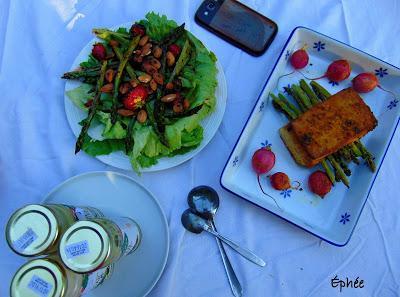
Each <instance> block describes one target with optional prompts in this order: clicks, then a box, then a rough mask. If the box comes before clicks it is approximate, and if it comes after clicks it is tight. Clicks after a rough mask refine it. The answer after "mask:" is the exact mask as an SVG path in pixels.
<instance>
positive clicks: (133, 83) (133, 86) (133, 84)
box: [129, 78, 139, 88]
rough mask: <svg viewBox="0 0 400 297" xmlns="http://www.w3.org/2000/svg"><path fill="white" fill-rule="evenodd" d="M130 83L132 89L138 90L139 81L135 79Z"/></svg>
mask: <svg viewBox="0 0 400 297" xmlns="http://www.w3.org/2000/svg"><path fill="white" fill-rule="evenodd" d="M129 83H130V84H131V86H132V88H136V87H137V86H138V84H139V81H138V80H137V79H136V78H133V79H131V80H130V81H129Z"/></svg>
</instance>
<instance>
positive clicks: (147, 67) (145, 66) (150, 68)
mask: <svg viewBox="0 0 400 297" xmlns="http://www.w3.org/2000/svg"><path fill="white" fill-rule="evenodd" d="M142 69H143V70H144V71H145V72H147V73H148V74H150V75H153V73H155V72H157V68H155V67H154V66H152V65H151V64H150V63H149V62H148V61H144V62H143V64H142Z"/></svg>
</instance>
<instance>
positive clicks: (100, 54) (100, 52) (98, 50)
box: [92, 43, 107, 61]
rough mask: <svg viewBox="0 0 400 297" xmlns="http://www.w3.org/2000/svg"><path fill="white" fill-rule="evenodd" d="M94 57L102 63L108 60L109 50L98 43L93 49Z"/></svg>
mask: <svg viewBox="0 0 400 297" xmlns="http://www.w3.org/2000/svg"><path fill="white" fill-rule="evenodd" d="M92 55H93V57H95V58H96V59H97V60H99V61H102V60H105V59H106V56H107V50H106V48H105V46H104V45H103V44H101V43H96V44H94V45H93V48H92Z"/></svg>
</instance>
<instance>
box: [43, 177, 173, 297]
mask: <svg viewBox="0 0 400 297" xmlns="http://www.w3.org/2000/svg"><path fill="white" fill-rule="evenodd" d="M44 202H46V203H63V204H70V205H82V206H85V205H87V206H93V207H97V208H99V209H100V210H103V211H104V212H105V213H106V214H107V213H109V214H113V215H120V216H128V217H131V218H133V219H134V220H135V221H136V222H137V223H138V224H139V225H140V228H141V230H142V235H143V237H142V242H141V244H140V246H139V248H138V249H137V250H136V251H135V252H134V253H133V254H131V255H129V256H126V257H124V258H122V259H121V260H120V261H119V262H118V263H117V264H116V265H115V270H114V274H113V275H112V276H111V278H110V279H109V280H107V281H106V282H104V284H103V285H101V286H100V287H98V288H96V289H95V290H93V291H91V292H89V293H88V294H87V295H85V296H87V297H110V296H118V297H124V296H126V297H128V296H129V297H136V296H137V297H139V296H146V295H147V294H148V293H149V292H150V291H151V289H152V288H153V287H154V285H155V284H156V283H157V281H158V280H159V278H160V276H161V273H162V271H163V270H164V267H165V264H166V263H167V258H168V250H169V233H168V223H167V220H166V218H165V215H164V212H163V211H162V209H161V207H160V204H159V203H158V201H157V200H156V198H155V197H154V196H153V195H152V194H151V193H150V192H149V191H148V190H146V189H145V188H144V187H143V186H142V185H140V184H139V183H138V182H136V181H135V180H133V179H132V178H130V177H128V176H126V175H122V174H120V173H116V172H111V171H104V172H90V173H85V174H82V175H78V176H75V177H72V178H70V179H68V180H66V181H65V182H63V183H62V184H60V185H59V186H57V187H56V188H55V189H54V190H53V191H52V192H50V194H48V195H47V197H46V198H45V201H44ZM116 294H117V295H116Z"/></svg>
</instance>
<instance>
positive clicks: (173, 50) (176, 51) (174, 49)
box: [168, 43, 181, 57]
mask: <svg viewBox="0 0 400 297" xmlns="http://www.w3.org/2000/svg"><path fill="white" fill-rule="evenodd" d="M168 50H169V51H170V52H171V53H172V54H173V55H174V56H175V57H177V56H179V54H180V53H181V48H180V47H179V45H177V44H175V43H174V44H171V45H170V46H169V47H168Z"/></svg>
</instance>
